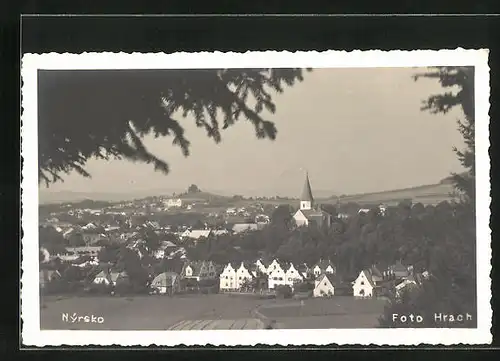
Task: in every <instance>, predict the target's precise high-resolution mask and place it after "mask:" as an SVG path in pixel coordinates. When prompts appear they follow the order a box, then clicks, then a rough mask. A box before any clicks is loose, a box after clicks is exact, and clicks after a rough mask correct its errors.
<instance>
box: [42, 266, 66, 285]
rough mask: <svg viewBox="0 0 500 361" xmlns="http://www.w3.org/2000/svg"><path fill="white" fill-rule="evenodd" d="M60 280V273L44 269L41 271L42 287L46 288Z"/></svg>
mask: <svg viewBox="0 0 500 361" xmlns="http://www.w3.org/2000/svg"><path fill="white" fill-rule="evenodd" d="M60 278H61V274H60V273H59V271H57V270H48V269H42V270H40V278H39V282H40V287H41V288H46V287H47V284H49V283H50V282H52V281H55V280H57V279H60Z"/></svg>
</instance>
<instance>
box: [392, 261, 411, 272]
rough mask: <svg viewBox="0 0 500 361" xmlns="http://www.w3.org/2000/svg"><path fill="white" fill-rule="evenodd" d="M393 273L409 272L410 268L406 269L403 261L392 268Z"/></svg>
mask: <svg viewBox="0 0 500 361" xmlns="http://www.w3.org/2000/svg"><path fill="white" fill-rule="evenodd" d="M391 269H392V271H393V272H408V268H407V267H405V266H404V265H403V264H402V263H401V261H398V262H396V263H395V264H394V265H393V266H392V267H391Z"/></svg>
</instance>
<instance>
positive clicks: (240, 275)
mask: <svg viewBox="0 0 500 361" xmlns="http://www.w3.org/2000/svg"><path fill="white" fill-rule="evenodd" d="M256 270H257V266H256V265H252V264H250V263H247V262H241V264H240V266H239V267H238V268H237V269H236V282H235V286H236V288H237V289H240V288H241V287H242V286H244V285H245V284H246V283H247V282H248V281H252V280H253V278H254V277H256V275H257V274H256Z"/></svg>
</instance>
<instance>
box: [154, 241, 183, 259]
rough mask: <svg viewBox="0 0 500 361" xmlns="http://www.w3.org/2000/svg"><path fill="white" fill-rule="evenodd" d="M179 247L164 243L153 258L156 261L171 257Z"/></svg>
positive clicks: (167, 242)
mask: <svg viewBox="0 0 500 361" xmlns="http://www.w3.org/2000/svg"><path fill="white" fill-rule="evenodd" d="M177 248H178V246H177V245H176V244H175V243H173V242H171V241H164V242H162V243H161V244H160V246H159V247H158V249H157V250H156V251H155V252H154V254H153V256H154V258H156V259H163V258H165V257H166V256H168V255H170V254H171V253H172V252H173V251H174V250H176V249H177Z"/></svg>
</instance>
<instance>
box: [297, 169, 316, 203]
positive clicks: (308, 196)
mask: <svg viewBox="0 0 500 361" xmlns="http://www.w3.org/2000/svg"><path fill="white" fill-rule="evenodd" d="M300 200H301V201H308V202H311V203H312V202H313V201H314V199H313V195H312V191H311V184H310V183H309V173H308V172H306V182H305V183H304V189H303V190H302V197H301V198H300Z"/></svg>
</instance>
